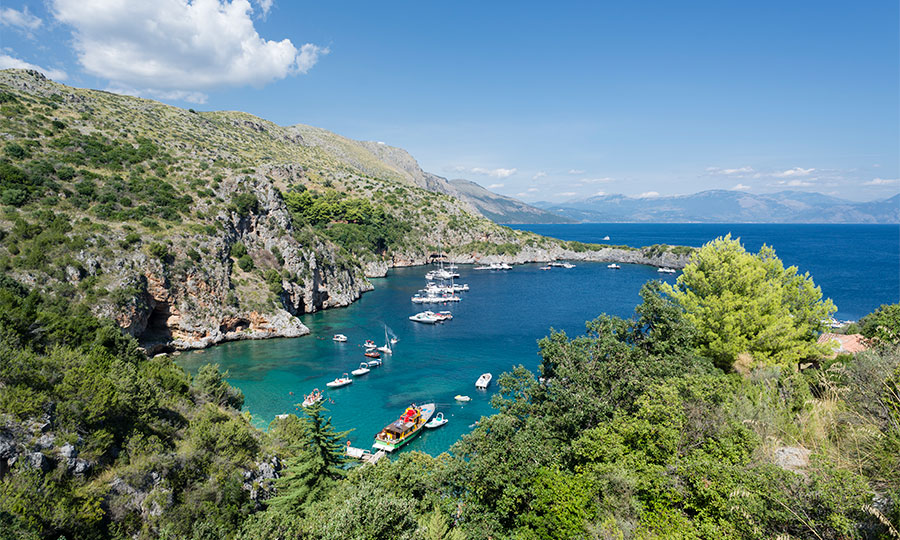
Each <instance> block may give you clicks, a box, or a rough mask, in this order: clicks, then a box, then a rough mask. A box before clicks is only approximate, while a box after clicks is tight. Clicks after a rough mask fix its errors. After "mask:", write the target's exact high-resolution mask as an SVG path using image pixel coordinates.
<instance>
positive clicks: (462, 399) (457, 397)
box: [453, 394, 472, 403]
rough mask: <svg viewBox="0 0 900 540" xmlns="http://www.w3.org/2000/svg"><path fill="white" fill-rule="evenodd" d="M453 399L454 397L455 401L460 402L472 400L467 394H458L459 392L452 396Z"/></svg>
mask: <svg viewBox="0 0 900 540" xmlns="http://www.w3.org/2000/svg"><path fill="white" fill-rule="evenodd" d="M453 399H455V400H456V401H459V402H460V403H466V402H468V401H472V398H470V397H469V396H463V395H459V394H457V395H455V396H453Z"/></svg>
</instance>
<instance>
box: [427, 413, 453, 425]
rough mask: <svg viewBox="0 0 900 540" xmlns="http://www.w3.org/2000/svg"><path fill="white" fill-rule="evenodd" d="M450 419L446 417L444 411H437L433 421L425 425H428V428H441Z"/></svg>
mask: <svg viewBox="0 0 900 540" xmlns="http://www.w3.org/2000/svg"><path fill="white" fill-rule="evenodd" d="M449 421H450V420H447V419H446V418H444V413H442V412H439V413H437V416H435V417H434V418H433V419H432V420H431V422H428V423H427V424H425V427H427V428H428V429H434V428H439V427H441V426H443V425H444V424H446V423H447V422H449Z"/></svg>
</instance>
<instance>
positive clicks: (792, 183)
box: [787, 179, 815, 187]
mask: <svg viewBox="0 0 900 540" xmlns="http://www.w3.org/2000/svg"><path fill="white" fill-rule="evenodd" d="M787 185H788V186H791V187H811V186H814V185H815V184H813V183H812V182H810V181H808V180H800V179H796V180H791V181H789V182H788V183H787Z"/></svg>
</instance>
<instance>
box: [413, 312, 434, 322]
mask: <svg viewBox="0 0 900 540" xmlns="http://www.w3.org/2000/svg"><path fill="white" fill-rule="evenodd" d="M409 320H411V321H413V322H418V323H422V324H434V323H436V322H439V321H440V320H441V319H439V318H437V317H435V316H434V313H433V312H431V311H423V312H421V313H416V314H415V315H412V316H410V318H409Z"/></svg>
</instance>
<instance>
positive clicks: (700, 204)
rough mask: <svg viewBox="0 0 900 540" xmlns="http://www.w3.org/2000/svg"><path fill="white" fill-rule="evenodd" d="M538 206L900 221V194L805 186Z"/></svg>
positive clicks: (599, 215)
mask: <svg viewBox="0 0 900 540" xmlns="http://www.w3.org/2000/svg"><path fill="white" fill-rule="evenodd" d="M535 206H537V207H539V208H542V209H544V210H547V211H549V212H553V213H555V214H559V215H562V216H565V217H568V218H571V219H573V220H576V221H582V222H653V223H723V222H730V223H900V194H898V195H895V196H893V197H891V198H889V199H884V200H881V201H871V202H862V203H860V202H853V201H848V200H846V199H840V198H837V197H831V196H829V195H823V194H821V193H806V192H801V191H782V192H779V193H769V194H764V195H754V194H750V193H741V192H739V191H727V190H709V191H701V192H700V193H695V194H693V195H678V196H672V197H652V198H635V197H626V196H625V195H603V196H598V197H590V198H588V199H585V200H582V201H571V202H567V203H547V202H540V203H535Z"/></svg>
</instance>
